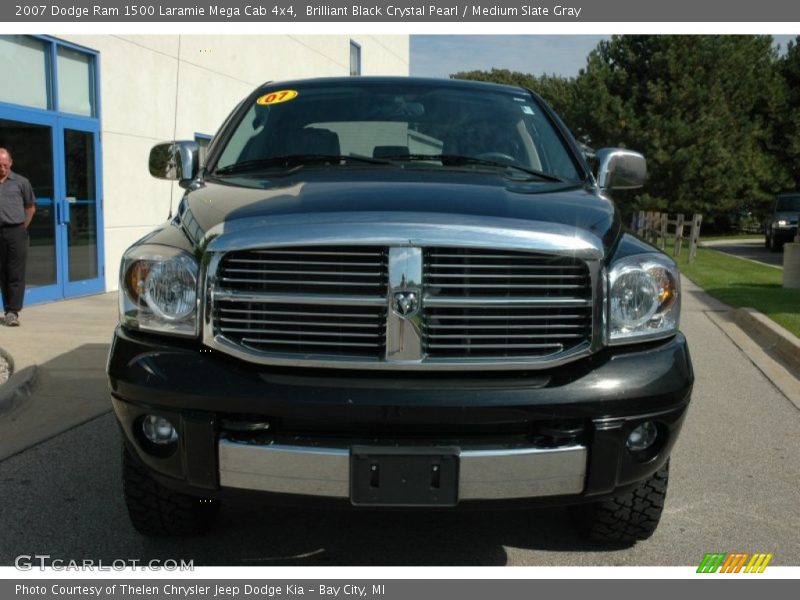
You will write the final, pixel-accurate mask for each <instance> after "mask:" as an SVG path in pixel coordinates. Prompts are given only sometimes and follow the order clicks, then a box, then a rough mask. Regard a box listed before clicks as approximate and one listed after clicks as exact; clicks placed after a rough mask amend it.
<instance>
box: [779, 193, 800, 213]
mask: <svg viewBox="0 0 800 600" xmlns="http://www.w3.org/2000/svg"><path fill="white" fill-rule="evenodd" d="M775 210H776V211H781V212H785V211H797V212H800V194H798V195H796V196H780V197H779V198H778V205H777V206H776V207H775Z"/></svg>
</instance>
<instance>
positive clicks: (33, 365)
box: [0, 292, 117, 460]
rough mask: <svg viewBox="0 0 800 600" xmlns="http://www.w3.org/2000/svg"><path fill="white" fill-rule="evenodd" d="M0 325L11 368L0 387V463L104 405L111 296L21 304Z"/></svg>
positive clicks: (113, 308)
mask: <svg viewBox="0 0 800 600" xmlns="http://www.w3.org/2000/svg"><path fill="white" fill-rule="evenodd" d="M20 323H21V326H20V327H5V326H3V325H0V348H2V349H3V350H4V351H5V352H6V353H7V354H8V355H9V356H10V357H11V358H12V360H13V373H12V375H11V379H9V381H8V382H6V383H5V384H3V385H2V386H0V460H2V459H3V458H6V457H8V456H11V455H12V454H16V453H17V452H19V451H21V450H24V449H25V448H28V447H30V446H33V445H34V444H37V443H39V442H41V441H44V440H46V439H49V438H50V437H52V436H54V435H57V434H59V433H61V432H62V431H66V430H67V429H70V428H72V427H75V426H76V425H79V424H81V423H84V422H86V421H88V420H90V419H92V418H94V417H96V416H97V415H100V414H102V413H105V412H108V411H109V410H110V409H111V403H110V401H109V394H108V382H107V378H106V374H105V368H106V357H107V356H108V349H109V346H110V344H111V337H112V334H113V332H114V327H115V326H116V323H117V293H116V292H111V293H108V294H99V295H95V296H86V297H83V298H77V299H73V300H64V301H60V302H53V303H50V304H40V305H37V306H31V307H26V308H25V309H24V310H23V311H22V312H21V313H20Z"/></svg>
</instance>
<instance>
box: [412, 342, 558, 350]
mask: <svg viewBox="0 0 800 600" xmlns="http://www.w3.org/2000/svg"><path fill="white" fill-rule="evenodd" d="M428 347H429V348H431V349H435V350H462V349H463V348H464V346H462V345H461V344H429V345H428ZM478 348H479V349H483V350H505V349H508V348H510V349H512V350H523V349H524V350H538V349H548V350H558V351H561V350H563V348H564V346H563V344H481V345H480V346H478Z"/></svg>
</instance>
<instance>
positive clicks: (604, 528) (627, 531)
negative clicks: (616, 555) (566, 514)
mask: <svg viewBox="0 0 800 600" xmlns="http://www.w3.org/2000/svg"><path fill="white" fill-rule="evenodd" d="M668 480H669V461H667V462H666V463H665V464H664V466H663V467H661V468H660V469H659V470H658V471H656V473H655V474H653V475H652V476H651V477H650V478H649V479H646V480H645V481H643V482H642V483H640V484H639V485H638V486H637V487H636V489H634V490H633V491H631V492H628V493H627V494H623V495H621V496H617V497H615V498H611V499H610V500H605V501H603V502H595V503H592V504H583V505H579V506H575V507H573V516H574V517H575V520H576V525H577V526H578V529H579V531H580V533H581V534H582V535H583V536H584V537H586V538H588V539H590V540H592V541H596V542H621V543H633V542H638V541H641V540H646V539H647V538H649V537H650V536H651V535H653V533H654V532H655V530H656V527H658V522H659V520H660V519H661V512H662V511H663V510H664V499H665V498H666V496H667V481H668Z"/></svg>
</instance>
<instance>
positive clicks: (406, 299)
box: [392, 292, 419, 317]
mask: <svg viewBox="0 0 800 600" xmlns="http://www.w3.org/2000/svg"><path fill="white" fill-rule="evenodd" d="M418 308H419V298H418V297H417V293H416V292H395V294H394V300H393V302H392V309H393V310H394V312H396V313H397V314H399V315H401V316H403V317H410V316H412V315H413V314H414V313H416V312H417V309H418Z"/></svg>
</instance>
